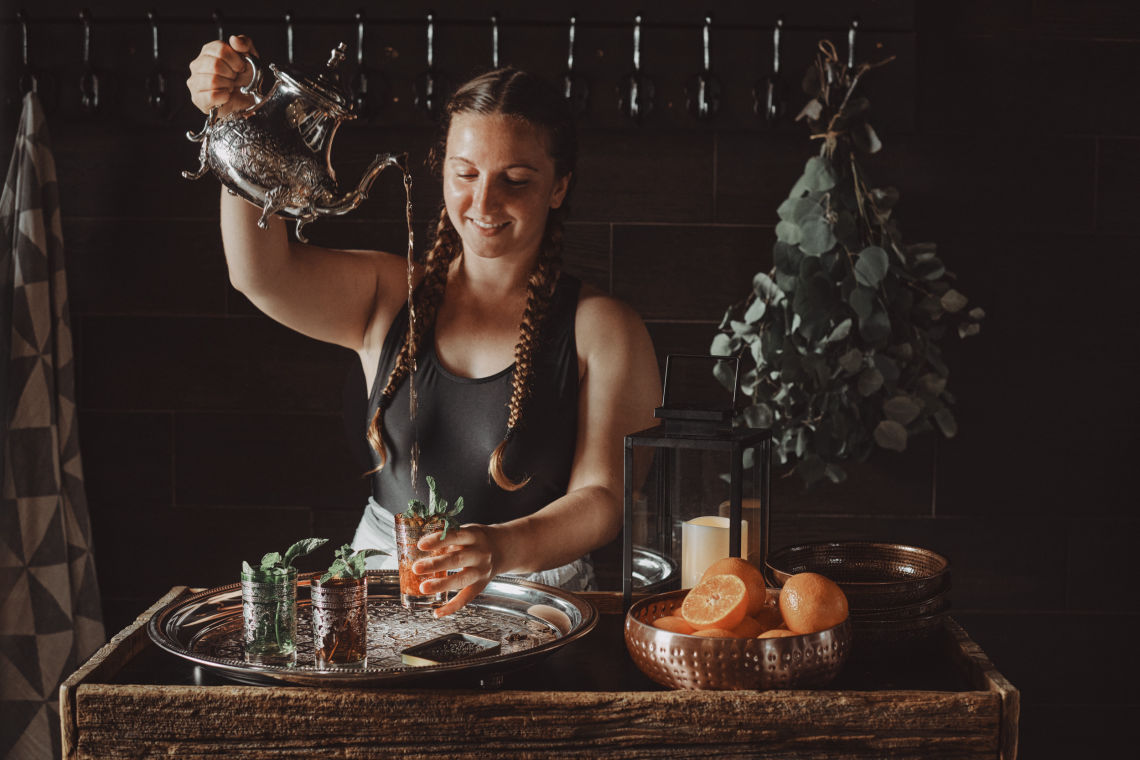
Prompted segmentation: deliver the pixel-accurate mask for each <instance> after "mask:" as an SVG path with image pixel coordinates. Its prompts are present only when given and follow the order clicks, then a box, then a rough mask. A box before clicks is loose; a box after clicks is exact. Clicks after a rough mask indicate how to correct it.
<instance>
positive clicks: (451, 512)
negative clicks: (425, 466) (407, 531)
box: [400, 475, 463, 538]
mask: <svg viewBox="0 0 1140 760" xmlns="http://www.w3.org/2000/svg"><path fill="white" fill-rule="evenodd" d="M425 480H427V484H428V502H427V504H424V503H423V502H422V501H420V500H419V499H411V500H410V501H409V502H408V508H407V509H406V510H404V511H403V512H402V513H400V514H401V517H403V518H404V519H405V520H414V521H418V522H420V523H421V524H423V525H428V524H431V523H438V524H441V525H442V526H443V537H444V538H447V531H448V528H450V529H451V530H459V520H458V517H457V516H458V515H459V513H460V512H462V511H463V497H462V496H460V497H459V498H458V499H456V500H455V504H454V505H451V504H449V503H448V501H447V499H444V498H443V497H442V496H440V495H439V489H438V487H437V486H436V482H435V478H433V477H432V476H431V475H428V476H427V477H426V478H425Z"/></svg>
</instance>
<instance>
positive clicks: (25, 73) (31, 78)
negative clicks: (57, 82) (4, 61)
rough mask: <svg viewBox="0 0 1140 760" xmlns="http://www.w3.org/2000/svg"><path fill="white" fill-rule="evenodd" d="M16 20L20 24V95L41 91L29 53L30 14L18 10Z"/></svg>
mask: <svg viewBox="0 0 1140 760" xmlns="http://www.w3.org/2000/svg"><path fill="white" fill-rule="evenodd" d="M16 21H17V22H19V24H20V81H19V89H20V96H21V97H23V96H24V95H27V94H28V93H29V92H36V93H38V92H39V87H40V83H39V81H38V80H37V79H36V75H35V73H34V72H33V71H32V63H31V56H30V55H29V54H28V14H27V12H26V11H25V10H24V9H23V8H21V9H20V10H18V11H16Z"/></svg>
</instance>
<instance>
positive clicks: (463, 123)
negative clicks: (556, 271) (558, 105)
mask: <svg viewBox="0 0 1140 760" xmlns="http://www.w3.org/2000/svg"><path fill="white" fill-rule="evenodd" d="M568 184H569V177H561V178H556V177H555V176H554V159H553V158H551V157H550V154H549V152H548V150H547V144H546V135H545V134H544V133H543V131H542V128H541V127H536V126H534V125H532V124H530V123H529V122H526V121H523V120H522V119H516V118H512V117H510V116H503V115H500V114H494V115H489V116H484V115H481V114H471V113H460V114H456V115H455V116H454V117H453V118H452V121H451V128H450V129H449V130H448V133H447V155H446V158H445V159H444V165H443V198H444V203H445V204H446V206H447V214H448V217H450V219H451V223H452V224H453V225H454V226H455V229H456V230H457V231H458V232H459V236H460V238H462V240H463V250H464V251H465V252H466V253H469V254H472V255H475V256H482V257H488V258H496V257H499V256H504V255H507V254H516V253H517V254H523V255H525V254H529V253H533V252H536V251H537V250H538V247H539V245H540V244H541V242H542V233H543V231H544V230H545V227H546V217H547V215H548V214H549V212H550V209H552V208H557V207H558V206H560V205H561V204H562V199H563V198H564V197H565V195H566V187H567V185H568Z"/></svg>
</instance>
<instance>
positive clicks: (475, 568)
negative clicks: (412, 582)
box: [412, 523, 504, 618]
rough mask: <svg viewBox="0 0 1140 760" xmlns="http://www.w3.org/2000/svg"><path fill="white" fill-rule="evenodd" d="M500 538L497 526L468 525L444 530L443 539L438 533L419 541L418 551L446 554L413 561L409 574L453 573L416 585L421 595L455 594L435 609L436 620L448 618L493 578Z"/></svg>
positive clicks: (496, 565) (475, 595) (501, 538)
mask: <svg viewBox="0 0 1140 760" xmlns="http://www.w3.org/2000/svg"><path fill="white" fill-rule="evenodd" d="M503 540H504V537H503V536H502V535H501V528H500V526H489V525H477V524H474V523H472V524H469V525H464V526H462V527H461V528H460V529H459V530H455V531H448V533H447V538H444V537H443V533H442V532H441V531H436V532H435V533H429V534H428V535H426V536H424V537H423V538H421V539H420V541H419V544H418V546H419V548H420V549H421V550H422V551H435V550H438V549H441V548H446V549H447V553H446V554H439V555H436V556H434V557H428V558H425V559H421V560H417V561H416V563H415V564H414V565H412V571H413V572H415V573H416V574H417V575H429V574H431V573H435V572H440V571H455V570H457V571H458V572H454V573H452V574H450V575H448V576H446V577H444V578H433V579H429V580H425V581H423V582H421V583H420V593H421V594H438V593H439V592H441V591H457V592H458V593H457V594H455V596H453V597H452V598H451V599H450V600H448V602H447V604H445V605H443V606H442V607H438V608H436V610H435V616H436V617H437V618H441V617H444V616H445V615H450V614H451V613H453V612H457V611H458V610H460V609H462V608H463V606H464V605H466V604H467V603H468V602H470V601H471V600H472V599H474V598H475V597H477V596H478V595H479V594H480V593H482V591H483V589H485V588H486V587H487V584H488V583H490V582H491V579H492V578H494V577H495V575H497V574H498V573H497V571H496V567H498V561H497V560H499V559H500V558H501V556H502V554H501V549H500V546H501V545H502V541H503Z"/></svg>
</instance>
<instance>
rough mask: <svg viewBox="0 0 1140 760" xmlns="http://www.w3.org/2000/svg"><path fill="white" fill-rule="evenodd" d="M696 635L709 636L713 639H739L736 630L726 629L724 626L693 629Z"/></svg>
mask: <svg viewBox="0 0 1140 760" xmlns="http://www.w3.org/2000/svg"><path fill="white" fill-rule="evenodd" d="M693 635H694V636H707V637H709V638H711V639H739V638H741V637H740V636H737V635H736V633H735V631H726V630H725V629H723V628H704V629H701V630H699V631H693Z"/></svg>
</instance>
